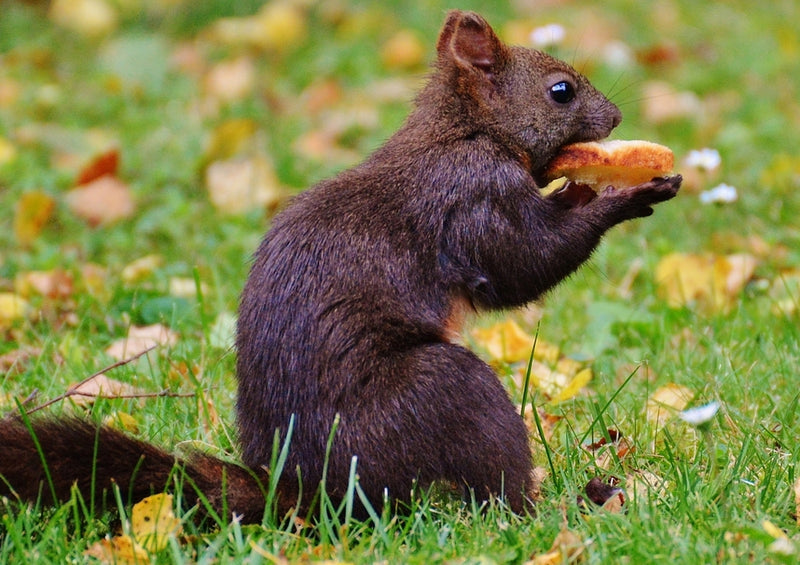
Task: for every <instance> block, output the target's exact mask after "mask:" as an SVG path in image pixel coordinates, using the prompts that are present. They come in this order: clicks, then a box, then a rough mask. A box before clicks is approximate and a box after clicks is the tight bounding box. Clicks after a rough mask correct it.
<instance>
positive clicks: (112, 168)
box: [75, 149, 119, 186]
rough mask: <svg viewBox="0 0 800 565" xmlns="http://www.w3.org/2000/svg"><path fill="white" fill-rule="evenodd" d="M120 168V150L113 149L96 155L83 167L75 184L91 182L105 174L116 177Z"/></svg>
mask: <svg viewBox="0 0 800 565" xmlns="http://www.w3.org/2000/svg"><path fill="white" fill-rule="evenodd" d="M118 170H119V151H118V150H116V149H111V150H110V151H106V152H105V153H102V154H100V155H98V156H96V157H95V158H94V159H92V160H91V161H90V162H89V163H88V164H87V165H85V166H84V167H83V169H81V171H80V172H79V173H78V178H76V179H75V186H81V185H84V184H89V183H90V182H92V181H94V180H97V179H99V178H101V177H104V176H105V175H109V176H112V177H116V176H117V172H118Z"/></svg>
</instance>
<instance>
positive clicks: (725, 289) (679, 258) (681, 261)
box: [656, 253, 758, 312]
mask: <svg viewBox="0 0 800 565" xmlns="http://www.w3.org/2000/svg"><path fill="white" fill-rule="evenodd" d="M757 265H758V260H757V259H756V258H755V257H754V256H752V255H749V254H745V253H740V254H734V255H727V256H719V255H710V254H706V255H695V254H689V253H672V254H670V255H667V256H666V257H664V258H663V259H662V260H661V261H660V262H659V264H658V266H657V267H656V283H657V284H658V290H659V294H660V295H661V296H662V297H663V298H665V299H666V301H667V303H668V304H669V305H670V306H671V307H673V308H680V307H683V306H688V305H690V304H692V303H697V304H698V305H699V306H701V307H704V308H706V309H710V310H712V311H715V312H720V311H723V312H724V311H726V310H728V309H729V308H730V307H731V306H732V305H733V304H734V302H735V300H736V298H737V297H738V296H739V294H740V293H741V291H742V290H743V289H744V287H745V285H746V284H747V283H748V281H749V280H750V279H751V278H752V276H753V272H754V271H755V268H756V266H757Z"/></svg>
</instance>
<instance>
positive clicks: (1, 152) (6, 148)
mask: <svg viewBox="0 0 800 565" xmlns="http://www.w3.org/2000/svg"><path fill="white" fill-rule="evenodd" d="M0 106H2V104H1V103H0ZM16 157H17V148H16V147H14V145H13V144H12V143H11V142H10V141H9V140H7V139H6V138H5V137H2V136H0V165H5V164H6V163H10V162H11V161H13V160H14V159H16Z"/></svg>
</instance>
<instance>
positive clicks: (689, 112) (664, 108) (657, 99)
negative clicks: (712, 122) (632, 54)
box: [642, 81, 703, 124]
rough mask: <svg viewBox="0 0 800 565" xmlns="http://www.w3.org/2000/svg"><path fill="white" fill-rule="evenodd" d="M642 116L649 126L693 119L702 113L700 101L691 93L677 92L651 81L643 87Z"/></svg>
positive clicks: (669, 86)
mask: <svg viewBox="0 0 800 565" xmlns="http://www.w3.org/2000/svg"><path fill="white" fill-rule="evenodd" d="M643 91H644V92H643V94H642V99H643V100H644V108H643V111H642V113H643V115H644V119H645V121H647V122H649V123H651V124H663V123H666V122H670V121H674V120H678V119H682V118H694V117H697V116H699V115H700V114H701V113H702V111H703V105H702V103H701V102H700V99H699V98H698V97H697V95H696V94H694V93H693V92H687V91H677V90H675V89H674V88H673V87H672V85H670V84H669V83H666V82H660V81H652V82H648V83H647V84H645V85H644V88H643Z"/></svg>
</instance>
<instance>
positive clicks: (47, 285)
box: [14, 269, 73, 299]
mask: <svg viewBox="0 0 800 565" xmlns="http://www.w3.org/2000/svg"><path fill="white" fill-rule="evenodd" d="M14 290H16V291H17V293H18V294H19V295H20V296H23V297H26V298H27V297H30V296H33V295H39V296H46V297H47V298H53V299H64V298H68V297H70V296H72V293H73V282H72V275H70V274H69V273H68V272H66V271H65V270H63V269H53V270H52V271H28V272H25V273H20V274H19V275H17V277H16V278H15V279H14Z"/></svg>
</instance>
